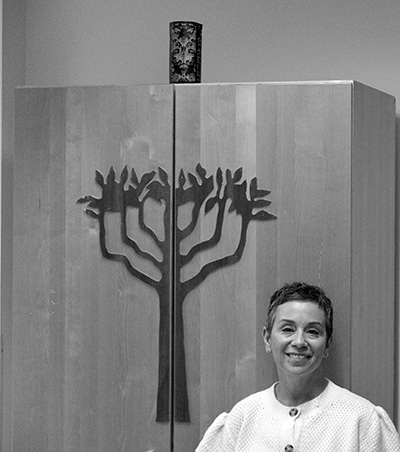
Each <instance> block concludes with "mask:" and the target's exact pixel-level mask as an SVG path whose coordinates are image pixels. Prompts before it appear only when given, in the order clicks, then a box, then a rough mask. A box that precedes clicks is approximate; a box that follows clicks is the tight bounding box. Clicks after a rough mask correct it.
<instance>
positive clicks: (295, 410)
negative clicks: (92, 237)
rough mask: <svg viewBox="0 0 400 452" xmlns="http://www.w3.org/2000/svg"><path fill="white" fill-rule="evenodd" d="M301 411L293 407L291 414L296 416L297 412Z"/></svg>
mask: <svg viewBox="0 0 400 452" xmlns="http://www.w3.org/2000/svg"><path fill="white" fill-rule="evenodd" d="M298 412H299V410H298V409H297V408H291V409H290V411H289V416H292V417H293V416H296V414H297V413H298Z"/></svg>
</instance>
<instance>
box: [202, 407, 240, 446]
mask: <svg viewBox="0 0 400 452" xmlns="http://www.w3.org/2000/svg"><path fill="white" fill-rule="evenodd" d="M227 419H228V414H227V413H222V414H220V415H219V416H218V417H217V418H216V419H215V421H214V422H213V423H212V424H211V425H210V427H209V428H208V429H207V431H206V432H205V434H204V436H203V439H202V440H201V442H200V444H199V445H198V446H197V449H196V451H195V452H233V451H234V446H233V444H232V441H231V437H230V429H229V422H227Z"/></svg>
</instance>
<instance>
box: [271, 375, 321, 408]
mask: <svg viewBox="0 0 400 452" xmlns="http://www.w3.org/2000/svg"><path fill="white" fill-rule="evenodd" d="M327 385H328V380H327V379H326V378H325V377H324V376H322V375H318V376H317V377H316V378H312V379H310V378H301V377H293V378H285V377H283V378H281V379H280V380H279V383H278V384H277V385H276V386H275V397H276V398H277V400H278V401H279V402H280V403H281V404H282V405H286V406H298V405H301V404H303V403H306V402H309V401H310V400H313V399H315V398H316V397H318V396H319V395H320V394H321V393H322V392H323V391H324V390H325V388H326V386H327Z"/></svg>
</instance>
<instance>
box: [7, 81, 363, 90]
mask: <svg viewBox="0 0 400 452" xmlns="http://www.w3.org/2000/svg"><path fill="white" fill-rule="evenodd" d="M354 83H355V80H315V81H282V82H279V81H278V82H210V83H172V84H170V83H150V84H144V83H138V84H126V85H122V84H121V85H116V84H110V85H66V86H33V85H32V86H30V85H21V86H17V87H15V89H18V90H19V89H68V88H111V87H115V88H125V87H131V86H174V87H191V86H219V85H227V86H229V85H341V84H345V85H348V84H351V85H352V84H354Z"/></svg>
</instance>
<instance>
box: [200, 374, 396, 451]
mask: <svg viewBox="0 0 400 452" xmlns="http://www.w3.org/2000/svg"><path fill="white" fill-rule="evenodd" d="M275 385H276V383H275ZM275 385H273V386H271V387H270V388H268V389H266V390H264V391H261V392H258V393H256V394H253V395H251V396H249V397H247V398H245V399H243V400H242V401H240V402H239V403H237V404H236V405H235V406H234V407H233V409H232V411H231V412H230V413H228V414H227V413H222V414H221V415H219V416H218V417H217V418H216V419H215V421H214V422H213V423H212V425H211V426H210V427H209V429H208V430H207V431H206V433H205V435H204V437H203V439H202V441H201V442H200V444H199V446H198V447H197V449H196V452H400V440H399V435H398V433H397V432H396V429H395V427H394V425H393V423H392V421H391V419H390V418H389V416H388V414H387V413H386V411H385V410H384V409H383V408H380V407H377V406H375V405H373V404H372V403H371V402H369V401H368V400H366V399H364V398H362V397H360V396H358V395H356V394H353V393H352V392H350V391H348V390H347V389H343V388H341V387H339V386H337V385H335V384H334V383H332V382H331V381H329V384H328V385H327V387H326V389H325V390H324V392H323V393H322V394H320V395H319V396H318V397H317V398H315V399H313V400H311V401H310V402H307V403H304V404H302V405H299V406H297V407H292V408H291V407H287V406H285V405H282V404H281V403H279V402H278V400H277V399H276V398H275V395H274V386H275Z"/></svg>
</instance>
